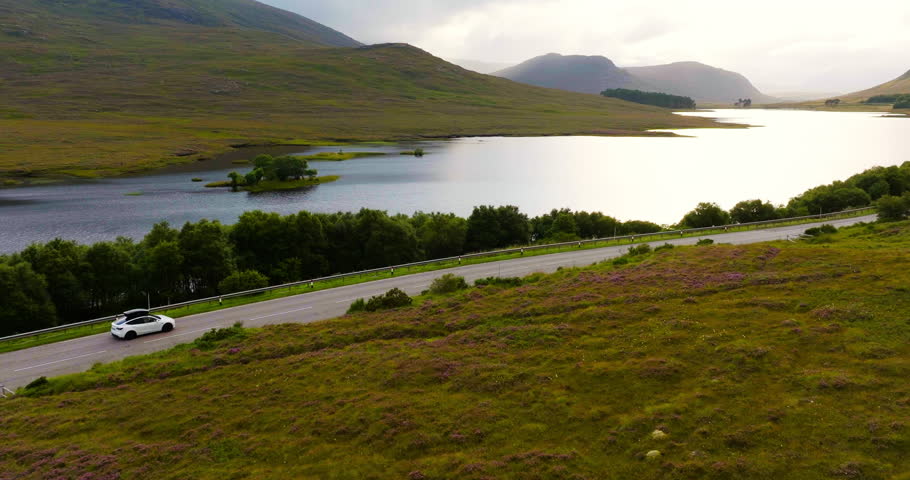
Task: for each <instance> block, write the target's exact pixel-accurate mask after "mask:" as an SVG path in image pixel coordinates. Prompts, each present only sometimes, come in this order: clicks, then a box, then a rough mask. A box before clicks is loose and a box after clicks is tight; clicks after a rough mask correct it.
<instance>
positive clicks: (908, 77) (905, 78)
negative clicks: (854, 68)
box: [842, 70, 910, 101]
mask: <svg viewBox="0 0 910 480" xmlns="http://www.w3.org/2000/svg"><path fill="white" fill-rule="evenodd" d="M894 93H897V94H910V70H908V71H907V73H905V74H903V75H901V76H899V77H897V78H895V79H894V80H891V81H890V82H886V83H883V84H881V85H878V86H876V87H872V88H870V89H867V90H863V91H860V92H854V93H850V94H847V95H844V96H843V97H842V98H844V99H845V100H847V101H862V100H865V99H867V98H869V97H871V96H873V95H886V94H894Z"/></svg>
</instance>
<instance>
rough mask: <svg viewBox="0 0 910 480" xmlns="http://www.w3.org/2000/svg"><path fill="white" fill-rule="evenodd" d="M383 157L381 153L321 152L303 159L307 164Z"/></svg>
mask: <svg viewBox="0 0 910 480" xmlns="http://www.w3.org/2000/svg"><path fill="white" fill-rule="evenodd" d="M383 155H385V153H381V152H322V153H317V154H314V155H306V156H304V157H303V159H304V160H306V161H308V162H343V161H345V160H352V159H355V158H364V157H380V156H383Z"/></svg>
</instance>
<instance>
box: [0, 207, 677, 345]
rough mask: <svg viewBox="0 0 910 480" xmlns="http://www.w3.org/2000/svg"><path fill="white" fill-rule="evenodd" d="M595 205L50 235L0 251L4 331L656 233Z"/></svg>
mask: <svg viewBox="0 0 910 480" xmlns="http://www.w3.org/2000/svg"><path fill="white" fill-rule="evenodd" d="M660 229H661V227H660V226H659V225H656V224H654V223H650V222H644V221H628V222H620V221H618V220H616V219H615V218H612V217H609V216H606V215H604V214H602V213H599V212H572V211H568V210H560V211H555V210H554V211H553V212H551V213H550V214H547V215H542V216H540V217H536V218H529V217H528V216H527V215H526V214H524V213H521V212H520V211H519V209H518V207H515V206H502V207H494V206H480V207H476V208H474V210H473V212H472V213H471V215H470V216H469V217H468V218H462V217H459V216H456V215H454V214H450V213H424V212H418V213H415V214H414V215H411V216H407V215H389V214H387V213H386V212H384V211H378V210H369V209H363V210H361V211H359V212H357V213H334V214H319V213H310V212H305V211H304V212H299V213H296V214H292V215H284V216H282V215H279V214H277V213H266V212H262V211H251V212H246V213H244V214H243V215H241V216H240V218H239V219H238V221H237V223H236V224H234V225H230V226H228V225H222V224H221V223H219V222H218V221H209V220H200V221H198V222H188V223H186V224H184V225H183V226H182V227H180V228H174V227H172V226H171V225H169V224H168V223H167V222H161V223H158V224H156V225H154V226H153V227H152V229H151V230H150V231H149V232H148V233H147V234H146V235H145V237H144V238H142V239H141V240H139V241H135V240H133V239H129V238H124V237H121V238H118V239H116V240H114V241H110V242H98V243H95V244H92V245H81V244H78V243H76V242H74V241H69V240H64V239H59V238H58V239H55V240H52V241H50V242H47V243H36V244H33V245H30V246H29V247H28V248H26V249H25V250H23V251H21V252H19V253H16V254H13V255H4V256H0V305H3V308H2V309H0V336H3V335H9V334H13V333H20V332H25V331H31V330H38V329H41V328H47V327H51V326H55V325H59V324H65V323H72V322H76V321H82V320H86V319H88V318H95V317H100V316H105V315H111V314H115V313H117V312H120V311H123V310H124V309H127V308H133V307H136V306H142V305H145V304H146V302H150V303H151V304H153V305H160V304H169V303H174V302H179V301H185V300H191V299H197V298H205V297H209V296H215V295H219V294H224V293H230V292H234V291H241V290H247V289H252V288H259V287H264V286H267V285H277V284H282V283H287V282H292V281H299V280H306V279H309V278H316V277H321V276H325V275H330V274H334V273H345V272H352V271H358V270H365V269H370V268H378V267H384V266H389V265H398V264H403V263H409V262H415V261H419V260H426V259H434V258H443V257H452V256H458V255H462V254H464V253H468V252H478V251H484V250H492V249H497V248H505V247H509V246H516V245H527V244H529V243H532V242H543V241H550V240H551V239H554V238H558V239H560V240H564V239H575V238H591V237H601V236H610V235H614V234H619V235H624V234H636V233H647V232H653V231H659V230H660Z"/></svg>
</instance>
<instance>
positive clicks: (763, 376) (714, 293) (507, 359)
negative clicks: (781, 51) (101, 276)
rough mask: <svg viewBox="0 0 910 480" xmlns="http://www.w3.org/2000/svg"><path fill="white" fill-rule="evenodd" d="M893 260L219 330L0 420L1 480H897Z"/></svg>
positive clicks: (637, 272) (803, 254)
mask: <svg viewBox="0 0 910 480" xmlns="http://www.w3.org/2000/svg"><path fill="white" fill-rule="evenodd" d="M908 246H910V224H908V223H903V224H891V225H870V226H859V227H856V228H852V229H849V230H845V231H842V232H840V233H838V234H836V235H835V236H829V237H822V238H820V239H818V240H816V241H815V243H805V244H790V243H781V244H760V245H752V246H723V245H720V246H709V247H690V248H676V249H671V250H665V251H660V252H657V253H654V254H649V255H644V256H640V257H637V259H635V260H633V261H632V262H631V263H629V264H627V265H623V266H614V265H612V264H611V265H599V266H595V267H591V268H586V269H582V270H563V271H561V272H559V273H557V274H554V275H552V276H548V277H533V278H529V279H527V280H526V282H525V284H524V285H522V286H520V287H517V288H508V289H503V288H499V287H482V288H475V289H471V290H468V291H466V292H464V293H461V294H457V295H454V296H451V297H435V298H428V299H425V301H423V302H419V303H418V304H416V305H415V306H414V307H410V308H406V309H403V310H397V311H391V312H387V313H379V314H358V315H355V316H348V317H344V318H341V319H337V320H333V321H327V322H321V323H317V324H311V325H282V326H275V327H268V328H265V329H261V330H249V331H243V330H224V331H222V332H221V334H220V335H219V336H221V337H223V339H222V340H215V339H214V338H210V339H203V340H200V341H197V342H196V343H195V344H191V345H186V346H181V347H177V348H176V349H174V350H173V351H170V352H164V353H161V354H156V355H152V356H149V357H142V358H133V359H128V360H126V361H124V362H122V363H119V364H113V365H109V366H97V367H95V369H93V371H91V372H89V373H86V374H82V375H76V376H70V377H65V378H63V379H59V380H52V381H51V382H50V383H49V384H47V385H45V386H43V387H38V388H33V389H32V390H31V392H32V393H34V394H37V395H38V396H36V397H34V398H28V397H18V398H16V399H13V400H9V401H4V402H0V438H2V439H3V442H2V444H0V445H2V446H0V471H3V472H5V473H6V475H5V476H6V477H8V478H26V479H29V478H58V477H59V478H79V477H80V475H85V476H84V477H81V478H116V477H117V475H118V474H119V475H120V476H122V478H134V479H144V478H149V479H151V478H154V479H170V478H212V479H214V478H314V479H315V478H321V479H322V478H334V479H348V478H350V479H355V478H356V479H364V478H367V479H368V478H375V479H387V478H401V479H442V478H461V479H481V478H501V479H510V478H515V479H518V478H522V479H526V478H566V479H581V478H600V479H627V478H636V479H652V478H653V479H657V478H662V479H664V478H674V479H684V478H692V479H704V478H709V479H710V478H718V479H719V478H725V479H726V478H741V479H791V478H794V479H796V478H798V479H832V478H834V479H837V478H845V479H887V478H892V479H907V478H910V457H908V456H907V455H906V452H907V450H908V448H910V425H908V418H910V385H908V383H907V381H906V379H907V378H908V375H910V342H908V340H910V323H908V316H907V312H908V311H910V295H908V290H907V285H910V273H908V272H910V269H908V268H907V266H908V265H907V264H908V260H910V259H908V256H907V251H908V250H907V247H908ZM54 391H56V392H64V391H68V392H65V393H56V394H49V393H50V392H54ZM41 392H44V394H41ZM654 452H659V453H654ZM649 454H650V456H649Z"/></svg>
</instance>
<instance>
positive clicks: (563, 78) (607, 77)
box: [493, 53, 643, 95]
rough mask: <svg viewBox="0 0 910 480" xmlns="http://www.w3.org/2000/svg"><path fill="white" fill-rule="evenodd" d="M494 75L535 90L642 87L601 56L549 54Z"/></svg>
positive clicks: (584, 91)
mask: <svg viewBox="0 0 910 480" xmlns="http://www.w3.org/2000/svg"><path fill="white" fill-rule="evenodd" d="M493 75H496V76H497V77H503V78H508V79H509V80H514V81H516V82H521V83H527V84H528V85H537V86H538V87H546V88H558V89H560V90H568V91H570V92H580V93H592V94H595V95H597V94H600V92H602V91H604V90H606V89H608V88H638V89H640V88H643V85H642V84H641V82H640V81H639V80H638V79H636V78H635V77H633V76H632V75H629V73H628V72H626V71H625V70H623V69H621V68H619V67H617V66H616V65H615V64H614V63H613V61H611V60H610V59H609V58H607V57H602V56H584V55H560V54H558V53H548V54H546V55H541V56H539V57H534V58H532V59H530V60H527V61H525V62H522V63H520V64H518V65H515V66H514V67H509V68H506V69H503V70H500V71H498V72H495V73H493Z"/></svg>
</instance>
